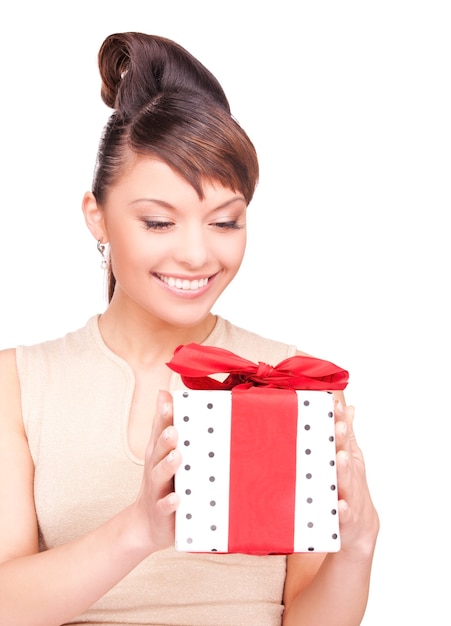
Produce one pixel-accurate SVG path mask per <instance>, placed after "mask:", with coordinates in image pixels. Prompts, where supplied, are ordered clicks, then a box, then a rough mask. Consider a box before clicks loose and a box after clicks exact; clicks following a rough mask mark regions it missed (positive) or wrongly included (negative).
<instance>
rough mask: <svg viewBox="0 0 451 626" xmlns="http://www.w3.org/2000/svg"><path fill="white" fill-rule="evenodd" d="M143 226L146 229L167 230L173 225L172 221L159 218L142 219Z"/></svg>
mask: <svg viewBox="0 0 451 626" xmlns="http://www.w3.org/2000/svg"><path fill="white" fill-rule="evenodd" d="M143 226H144V228H145V229H146V230H167V229H168V228H170V227H171V226H173V223H172V222H163V221H161V220H143Z"/></svg>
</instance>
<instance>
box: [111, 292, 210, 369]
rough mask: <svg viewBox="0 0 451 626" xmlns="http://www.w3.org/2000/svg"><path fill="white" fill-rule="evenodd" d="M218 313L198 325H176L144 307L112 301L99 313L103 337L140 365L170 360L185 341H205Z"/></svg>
mask: <svg viewBox="0 0 451 626" xmlns="http://www.w3.org/2000/svg"><path fill="white" fill-rule="evenodd" d="M215 323H216V317H215V316H214V315H213V314H212V313H209V314H208V315H207V317H206V318H204V319H203V320H201V321H200V322H199V323H198V324H196V325H195V326H190V327H176V326H173V325H170V324H168V323H165V322H164V321H163V320H161V319H156V318H153V317H152V316H150V315H149V314H148V313H147V312H145V311H136V310H124V308H123V307H120V306H117V305H115V303H114V301H112V302H111V303H110V305H109V307H108V308H107V310H106V311H105V313H103V314H102V315H101V317H100V320H99V328H100V332H101V333H102V337H103V340H104V341H105V343H106V344H107V346H108V347H109V348H110V350H112V351H113V352H114V353H115V354H117V355H118V356H120V357H121V358H123V359H124V360H125V361H127V362H128V363H130V365H132V366H135V367H139V368H148V367H154V366H155V365H157V364H159V363H166V362H167V361H169V360H170V359H171V357H172V355H173V353H174V350H175V349H176V348H177V347H178V346H179V345H182V344H186V343H190V342H195V343H202V342H203V341H204V340H205V339H206V338H207V337H208V335H209V334H210V333H211V331H212V330H213V327H214V325H215Z"/></svg>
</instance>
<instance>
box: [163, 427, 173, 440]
mask: <svg viewBox="0 0 451 626" xmlns="http://www.w3.org/2000/svg"><path fill="white" fill-rule="evenodd" d="M170 435H171V429H170V428H169V427H168V428H165V429H164V430H163V439H169V437H170Z"/></svg>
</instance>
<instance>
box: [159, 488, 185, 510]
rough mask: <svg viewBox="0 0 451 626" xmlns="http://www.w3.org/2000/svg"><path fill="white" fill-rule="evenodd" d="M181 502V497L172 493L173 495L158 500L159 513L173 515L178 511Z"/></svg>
mask: <svg viewBox="0 0 451 626" xmlns="http://www.w3.org/2000/svg"><path fill="white" fill-rule="evenodd" d="M179 502H180V498H179V496H178V495H177V494H176V493H174V492H173V491H171V493H169V494H168V495H167V496H165V497H164V498H161V499H160V500H158V502H157V508H158V510H159V512H160V513H162V514H163V515H172V513H174V512H175V511H176V510H177V507H178V505H179Z"/></svg>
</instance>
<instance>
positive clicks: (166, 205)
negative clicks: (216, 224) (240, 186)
mask: <svg viewBox="0 0 451 626" xmlns="http://www.w3.org/2000/svg"><path fill="white" fill-rule="evenodd" d="M237 200H242V201H243V202H244V203H246V200H245V198H244V196H235V197H233V198H230V200H226V202H223V203H222V204H220V205H219V206H217V207H215V208H214V209H212V211H219V210H220V209H224V208H225V207H227V206H229V204H233V203H234V202H237ZM141 202H145V203H149V202H150V203H152V204H157V205H159V206H161V207H164V208H165V209H170V210H172V211H176V210H177V207H175V206H173V205H172V204H170V203H169V202H166V201H165V200H160V199H159V198H137V199H136V200H132V202H130V206H133V205H135V204H139V203H141Z"/></svg>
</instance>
